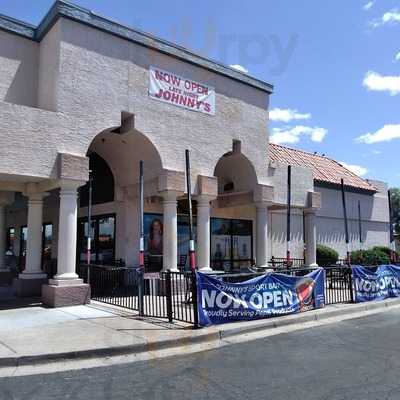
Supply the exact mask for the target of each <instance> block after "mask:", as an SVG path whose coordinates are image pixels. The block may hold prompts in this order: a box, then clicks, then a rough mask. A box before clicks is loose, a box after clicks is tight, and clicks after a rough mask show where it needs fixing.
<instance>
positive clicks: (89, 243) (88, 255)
mask: <svg viewBox="0 0 400 400" xmlns="http://www.w3.org/2000/svg"><path fill="white" fill-rule="evenodd" d="M92 183H93V176H92V170H91V169H90V170H89V197H88V238H87V249H86V263H87V283H88V284H89V285H90V263H91V262H92V189H93V188H92V186H93V185H92Z"/></svg>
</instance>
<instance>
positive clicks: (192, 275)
mask: <svg viewBox="0 0 400 400" xmlns="http://www.w3.org/2000/svg"><path fill="white" fill-rule="evenodd" d="M190 279H191V281H192V282H191V287H192V302H193V323H194V328H195V329H197V328H198V327H199V310H198V304H197V280H196V272H195V271H192V272H191V273H190Z"/></svg>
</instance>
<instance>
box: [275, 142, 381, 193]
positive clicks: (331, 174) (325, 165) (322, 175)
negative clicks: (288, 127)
mask: <svg viewBox="0 0 400 400" xmlns="http://www.w3.org/2000/svg"><path fill="white" fill-rule="evenodd" d="M269 158H270V160H271V161H275V162H278V163H282V164H291V165H299V166H302V167H306V168H309V169H311V171H312V173H313V177H314V181H315V182H317V183H318V182H319V183H328V184H333V185H340V180H341V179H342V178H343V180H344V184H345V186H348V187H351V188H356V189H362V190H368V191H371V192H376V189H375V188H374V187H373V186H372V185H371V184H370V183H368V181H367V180H365V179H363V178H360V177H359V176H358V175H356V174H354V173H353V172H351V171H349V170H348V169H347V168H345V167H344V166H343V165H341V164H340V163H338V162H337V161H335V160H332V159H331V158H328V157H325V156H320V155H318V154H312V153H308V152H306V151H303V150H298V149H291V148H289V147H286V146H281V145H278V144H273V143H270V144H269Z"/></svg>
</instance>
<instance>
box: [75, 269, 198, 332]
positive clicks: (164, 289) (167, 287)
mask: <svg viewBox="0 0 400 400" xmlns="http://www.w3.org/2000/svg"><path fill="white" fill-rule="evenodd" d="M78 271H79V276H80V277H81V278H82V279H83V280H84V282H85V283H90V286H91V298H92V299H93V300H96V301H99V302H102V303H107V304H111V305H114V306H119V307H124V308H129V309H131V310H135V311H138V312H139V315H141V316H145V317H156V318H166V319H168V321H170V322H173V321H182V322H186V323H190V324H193V325H194V326H195V327H197V326H198V313H197V291H196V290H197V288H196V277H195V275H194V274H193V273H191V272H175V271H165V272H164V271H163V272H160V273H159V274H150V275H146V274H143V271H142V270H141V269H140V268H128V267H114V266H102V265H80V266H79V268H78ZM193 300H194V301H193Z"/></svg>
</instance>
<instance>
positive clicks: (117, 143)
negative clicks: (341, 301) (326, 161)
mask: <svg viewBox="0 0 400 400" xmlns="http://www.w3.org/2000/svg"><path fill="white" fill-rule="evenodd" d="M152 68H157V69H158V70H159V71H167V73H170V74H171V76H172V75H174V76H176V77H181V78H182V80H183V81H184V82H191V83H192V86H191V90H192V92H191V93H193V90H197V93H200V92H201V93H202V94H204V93H205V92H207V94H209V93H208V91H209V92H210V93H212V96H213V104H212V105H213V109H212V111H213V112H211V113H208V112H201V111H199V110H198V109H197V110H195V111H193V110H190V109H188V107H184V106H182V104H180V105H176V104H171V103H170V102H168V101H159V100H157V99H156V98H154V96H151V95H150V89H149V87H150V86H149V85H150V84H149V82H150V81H151V76H150V75H151V70H152ZM0 69H1V71H2V73H1V74H0V144H1V146H0V155H1V156H0V232H1V236H0V254H4V253H5V251H6V250H7V248H9V247H10V245H11V244H12V250H13V252H14V254H15V255H19V256H20V257H19V258H20V260H21V259H23V264H24V269H23V271H22V272H21V273H20V275H19V277H18V279H17V281H16V283H15V286H16V290H17V291H18V292H19V293H20V294H21V295H23V294H30V293H34V292H37V291H38V290H40V288H41V286H42V284H44V287H43V290H44V293H45V294H44V299H45V302H47V304H49V305H52V304H54V298H56V297H57V296H67V297H68V296H70V297H72V298H74V297H75V298H76V299H77V301H78V300H79V299H82V298H84V296H85V293H87V290H88V288H87V286H86V285H84V284H83V282H82V281H81V280H80V279H79V277H78V275H77V274H76V264H77V263H79V262H80V261H83V260H84V253H85V250H84V246H85V237H86V236H87V234H88V229H87V211H88V210H87V197H88V196H87V190H88V185H87V182H88V180H89V169H90V170H91V171H92V172H91V174H92V177H93V194H94V205H93V220H94V223H93V235H94V236H95V237H94V238H95V244H94V246H95V247H94V251H93V255H92V257H93V259H92V261H93V262H96V263H107V262H112V261H113V260H115V259H122V260H124V262H125V263H126V265H128V266H135V265H137V259H138V252H139V238H138V219H139V211H138V210H139V207H138V204H139V203H138V194H139V192H138V177H139V161H140V160H143V161H144V166H145V167H144V168H145V174H144V175H145V185H144V186H145V210H144V211H145V213H146V218H147V219H146V221H147V222H148V223H147V228H146V229H147V236H148V237H149V238H150V239H148V241H149V242H150V241H151V240H153V236H152V235H153V233H154V232H153V231H154V229H157V230H158V234H160V226H162V228H161V234H162V241H161V240H160V241H158V243H157V244H156V245H158V251H156V250H155V253H154V252H153V253H154V254H150V255H149V256H154V257H153V258H154V260H158V261H154V262H155V263H156V264H157V265H159V266H160V268H163V269H176V268H177V266H178V264H179V263H182V262H183V263H184V261H182V257H181V256H185V253H186V251H187V245H188V243H187V237H186V235H187V220H186V219H185V157H184V154H185V150H186V149H189V151H190V155H191V183H192V189H193V193H192V195H193V199H194V200H195V217H196V250H197V264H198V266H199V268H200V269H202V270H204V271H206V270H210V268H226V267H228V268H235V267H241V266H246V265H250V264H252V263H253V262H255V263H256V265H258V266H266V265H268V261H269V260H270V258H271V256H272V255H274V256H275V257H283V256H284V255H285V253H286V242H285V239H284V237H285V223H284V221H285V215H284V212H285V207H286V200H287V187H286V180H287V164H288V163H287V162H285V160H279V158H278V159H273V160H272V159H271V157H270V155H269V152H270V146H269V141H268V131H267V126H268V105H269V98H270V96H271V94H272V92H273V87H272V85H270V84H269V83H266V82H262V81H260V80H258V79H255V78H252V77H250V76H249V75H246V74H243V73H240V72H238V71H236V70H234V69H231V68H229V67H227V66H225V65H222V64H219V63H216V62H214V61H211V60H208V59H206V58H203V57H201V56H198V55H196V54H194V53H192V52H190V51H189V50H187V49H184V48H181V47H179V46H176V45H174V44H171V43H168V42H165V41H163V40H160V39H158V38H155V37H152V36H150V35H147V34H144V33H142V32H138V31H135V30H133V29H131V28H128V27H125V26H122V25H119V24H117V23H115V22H112V21H109V20H107V19H105V18H103V17H100V16H98V15H96V14H93V13H91V12H90V11H88V10H85V9H82V8H80V7H77V6H74V5H71V4H70V3H66V2H63V1H57V2H56V3H55V4H54V5H53V7H52V8H51V10H50V11H49V13H48V14H47V15H46V16H45V17H44V19H43V21H42V22H41V24H40V25H39V26H38V27H33V26H30V25H28V24H26V23H23V22H21V21H16V20H14V19H12V18H9V17H5V16H0ZM179 79H180V78H179ZM199 98H200V97H199ZM185 101H186V100H185ZM204 104H205V103H204ZM184 105H186V103H185V104H184ZM197 106H199V103H197ZM205 110H207V109H205ZM281 161H282V162H281ZM286 161H287V160H286ZM290 164H291V163H290ZM368 185H370V186H369V187H368V188H367V189H366V190H361V191H360V190H359V188H357V187H356V186H357V185H355V186H354V187H353V186H351V184H350V182H349V185H348V188H349V189H351V188H353V189H354V190H353V191H350V192H351V193H350V194H349V196H353V197H354V200H355V199H356V197H357V198H360V199H362V201H363V203H365V207H366V208H368V211H366V213H365V223H366V225H365V226H366V228H365V232H366V233H365V235H366V244H368V245H375V244H387V243H388V210H387V194H386V192H385V186H384V184H381V183H378V182H376V183H370V184H368ZM338 196H339V191H338V188H337V187H335V186H332V185H331V186H329V187H321V186H319V185H318V184H317V183H316V181H315V176H314V175H313V171H312V169H310V168H309V167H307V166H306V165H302V164H301V163H297V164H296V163H294V164H292V207H293V229H292V236H293V238H292V241H291V250H292V254H293V256H295V257H303V250H304V242H306V246H305V248H306V252H305V254H306V260H305V262H306V264H308V265H312V264H314V263H315V247H316V243H317V241H319V242H321V243H325V244H328V245H331V246H334V247H336V248H337V249H338V250H339V251H340V253H341V254H342V255H343V253H344V247H343V246H344V241H343V239H342V236H343V234H342V232H343V227H342V225H343V221H342V212H341V208H340V202H339V201H338V199H339V197H338ZM385 196H386V198H385ZM349 203H352V201H349ZM351 207H352V206H350V211H349V213H350V219H353V218H355V216H354V213H353V211H354V210H353V209H352V208H351ZM303 214H304V218H303ZM85 218H86V224H85ZM157 224H158V225H157ZM160 224H161V225H160ZM351 224H352V223H351ZM159 225H160V226H159ZM156 226H157V227H156ZM353 239H354V238H353ZM354 240H355V241H356V240H357V239H354ZM11 241H12V243H11ZM147 245H149V244H147ZM155 247H157V246H155ZM49 249H50V250H49ZM160 256H161V258H160ZM46 257H47V258H49V259H53V260H56V271H55V275H54V276H53V277H52V279H50V280H49V281H48V280H47V279H48V275H47V274H45V273H44V271H43V263H44V260H45V259H46ZM157 257H158V258H157ZM183 259H184V257H183ZM1 262H2V263H3V264H4V260H3V259H2V261H1ZM20 262H21V261H20Z"/></svg>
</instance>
